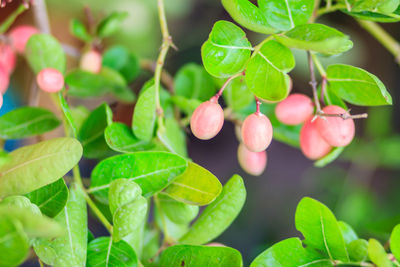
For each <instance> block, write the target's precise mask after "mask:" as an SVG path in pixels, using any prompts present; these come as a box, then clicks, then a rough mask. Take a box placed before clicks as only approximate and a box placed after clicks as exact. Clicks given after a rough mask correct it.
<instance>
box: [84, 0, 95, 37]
mask: <svg viewBox="0 0 400 267" xmlns="http://www.w3.org/2000/svg"><path fill="white" fill-rule="evenodd" d="M83 12H84V13H85V17H86V22H87V26H88V29H89V32H90V34H94V26H95V24H96V23H95V20H94V17H93V14H92V10H91V9H90V7H89V6H85V7H84V8H83Z"/></svg>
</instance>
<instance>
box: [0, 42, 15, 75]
mask: <svg viewBox="0 0 400 267" xmlns="http://www.w3.org/2000/svg"><path fill="white" fill-rule="evenodd" d="M16 62H17V58H16V56H15V53H14V51H13V49H12V48H11V46H9V45H6V44H0V65H2V66H3V67H4V68H5V70H6V71H7V72H8V74H11V73H12V72H13V70H14V68H15V64H16Z"/></svg>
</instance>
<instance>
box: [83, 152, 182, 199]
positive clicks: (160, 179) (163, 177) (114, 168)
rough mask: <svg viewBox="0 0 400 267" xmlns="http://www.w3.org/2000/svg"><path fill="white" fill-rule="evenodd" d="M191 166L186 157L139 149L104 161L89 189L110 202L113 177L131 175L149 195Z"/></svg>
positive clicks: (95, 170)
mask: <svg viewBox="0 0 400 267" xmlns="http://www.w3.org/2000/svg"><path fill="white" fill-rule="evenodd" d="M186 168H187V162H186V160H185V159H183V158H182V157H180V156H178V155H176V154H172V153H167V152H155V151H151V152H135V153H132V154H125V155H118V156H114V157H111V158H108V159H105V160H103V161H101V162H100V163H99V164H98V165H97V166H96V167H95V168H94V170H93V172H92V178H91V185H90V189H89V192H91V193H94V195H95V196H96V198H97V199H98V200H99V201H101V202H103V203H108V188H109V186H110V185H109V184H110V182H111V181H112V180H115V179H119V178H127V179H129V180H132V181H134V182H135V183H137V184H138V185H140V187H141V188H142V191H143V195H144V196H146V197H148V196H151V195H153V194H154V193H157V192H159V191H161V190H162V189H163V188H165V187H166V186H167V185H168V184H169V183H170V182H171V181H172V180H173V179H174V178H175V177H177V176H178V175H180V174H182V173H183V172H184V171H185V170H186Z"/></svg>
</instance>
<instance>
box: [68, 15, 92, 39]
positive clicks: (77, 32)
mask: <svg viewBox="0 0 400 267" xmlns="http://www.w3.org/2000/svg"><path fill="white" fill-rule="evenodd" d="M69 31H70V32H71V34H72V35H74V36H75V37H76V38H78V39H80V40H82V41H84V42H90V41H91V40H92V38H93V37H92V36H90V34H89V33H88V32H87V30H86V27H85V25H84V24H83V23H82V21H80V20H79V19H72V20H71V22H70V24H69Z"/></svg>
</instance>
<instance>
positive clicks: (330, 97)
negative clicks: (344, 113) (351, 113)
mask: <svg viewBox="0 0 400 267" xmlns="http://www.w3.org/2000/svg"><path fill="white" fill-rule="evenodd" d="M324 101H325V104H326V105H327V106H329V105H335V106H339V107H341V108H343V109H344V110H347V109H348V108H347V106H346V103H344V101H343V100H342V99H341V98H340V97H338V96H337V95H336V94H335V93H334V92H333V91H332V90H331V89H329V86H327V87H326V88H325V92H324Z"/></svg>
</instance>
